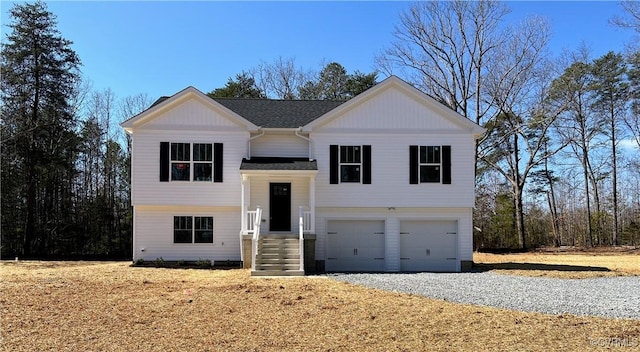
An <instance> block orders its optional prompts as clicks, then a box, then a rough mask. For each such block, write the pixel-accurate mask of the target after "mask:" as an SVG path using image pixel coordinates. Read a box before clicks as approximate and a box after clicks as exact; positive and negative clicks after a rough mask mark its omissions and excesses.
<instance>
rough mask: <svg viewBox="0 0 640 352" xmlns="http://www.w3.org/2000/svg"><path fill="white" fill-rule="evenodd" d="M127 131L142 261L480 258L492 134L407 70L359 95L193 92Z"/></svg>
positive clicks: (416, 264)
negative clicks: (480, 182)
mask: <svg viewBox="0 0 640 352" xmlns="http://www.w3.org/2000/svg"><path fill="white" fill-rule="evenodd" d="M122 127H123V128H124V129H125V130H126V131H127V132H128V133H129V134H130V135H131V137H132V143H133V144H132V162H131V164H132V180H131V181H132V203H133V209H134V225H133V226H134V228H133V234H134V235H133V236H134V239H133V259H134V260H138V259H144V260H154V259H156V258H163V259H164V260H199V259H208V260H211V261H228V260H230V261H240V260H242V261H243V262H244V263H245V266H247V267H248V266H252V268H253V270H254V274H274V273H278V272H280V273H281V272H283V271H284V272H288V273H291V274H302V273H303V271H302V268H303V266H304V268H306V269H307V270H316V269H317V270H319V271H380V272H383V271H387V272H397V271H451V272H455V271H461V270H465V269H467V268H469V267H470V265H471V263H472V228H473V227H472V209H473V205H474V146H475V140H476V138H478V137H479V136H480V135H481V134H482V133H483V132H484V129H482V128H481V127H480V126H478V125H476V124H475V123H473V122H471V121H469V120H468V119H466V118H464V117H463V116H461V115H459V114H457V113H456V112H454V111H452V110H450V109H449V108H447V107H446V106H444V105H442V104H440V103H439V102H437V101H436V100H434V99H433V98H431V97H430V96H428V95H426V94H424V93H422V92H420V91H419V90H417V89H416V88H414V87H412V86H411V85H409V84H407V83H406V82H404V81H402V80H401V79H399V78H397V77H390V78H388V79H386V80H384V81H383V82H381V83H379V84H378V85H376V86H374V87H373V88H371V89H369V90H367V91H365V92H364V93H362V94H360V95H358V96H356V97H354V98H353V99H351V100H349V101H346V102H342V101H340V102H337V101H308V100H267V99H263V100H259V99H255V100H254V99H222V98H221V99H211V98H209V97H208V96H206V95H204V94H203V93H202V92H200V91H198V90H197V89H195V88H192V87H189V88H186V89H184V90H182V91H180V92H178V93H176V94H175V95H173V96H171V97H163V98H161V99H159V100H158V101H157V102H156V103H154V104H153V105H152V106H151V107H150V108H149V109H147V110H146V111H144V112H142V113H140V114H138V115H136V116H134V117H132V118H131V119H129V120H127V121H125V122H123V123H122ZM303 248H304V249H303Z"/></svg>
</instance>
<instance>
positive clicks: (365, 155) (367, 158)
mask: <svg viewBox="0 0 640 352" xmlns="http://www.w3.org/2000/svg"><path fill="white" fill-rule="evenodd" d="M362 183H363V184H365V185H370V184H371V146H370V145H363V146H362Z"/></svg>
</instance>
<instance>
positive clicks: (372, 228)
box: [325, 220, 385, 271]
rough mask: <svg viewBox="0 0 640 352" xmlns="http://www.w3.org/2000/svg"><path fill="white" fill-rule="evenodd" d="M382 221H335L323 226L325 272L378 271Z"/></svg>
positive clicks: (380, 267)
mask: <svg viewBox="0 0 640 352" xmlns="http://www.w3.org/2000/svg"><path fill="white" fill-rule="evenodd" d="M384 228H385V225H384V221H381V220H335V221H329V223H328V224H327V261H326V263H325V265H326V267H325V268H326V270H327V271H382V270H383V269H384Z"/></svg>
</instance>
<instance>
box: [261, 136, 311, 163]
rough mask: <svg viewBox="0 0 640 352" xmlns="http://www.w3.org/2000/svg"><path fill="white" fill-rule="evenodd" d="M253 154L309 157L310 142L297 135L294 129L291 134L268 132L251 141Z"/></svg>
mask: <svg viewBox="0 0 640 352" xmlns="http://www.w3.org/2000/svg"><path fill="white" fill-rule="evenodd" d="M251 156H252V157H254V156H255V157H289V158H308V157H309V142H308V141H306V140H304V139H302V138H300V137H297V136H295V134H294V132H293V131H292V132H291V133H289V134H284V133H278V134H270V133H266V134H265V135H264V136H261V137H258V138H256V139H254V140H252V141H251Z"/></svg>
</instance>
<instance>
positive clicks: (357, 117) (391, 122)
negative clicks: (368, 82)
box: [322, 88, 460, 132]
mask: <svg viewBox="0 0 640 352" xmlns="http://www.w3.org/2000/svg"><path fill="white" fill-rule="evenodd" d="M447 110H448V109H447V108H446V107H444V106H442V105H440V104H437V103H428V102H421V101H418V100H416V99H414V97H410V96H408V95H406V94H405V93H403V92H402V91H401V90H399V89H396V88H392V89H388V90H386V91H385V92H383V94H380V95H377V96H374V97H372V98H371V99H369V100H368V101H367V102H366V103H364V104H361V105H358V106H355V107H354V108H353V109H351V110H349V111H347V112H346V113H345V115H343V116H340V117H338V118H336V119H335V120H333V121H331V122H329V123H327V124H326V125H325V126H322V128H323V129H327V130H330V131H331V132H334V131H361V130H363V129H379V130H386V131H393V130H400V129H402V130H406V131H411V130H432V131H436V130H459V129H460V126H459V125H458V124H456V123H453V122H451V121H449V120H448V119H446V118H443V117H442V116H441V115H442V114H443V113H445V112H446V113H451V110H448V111H447Z"/></svg>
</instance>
